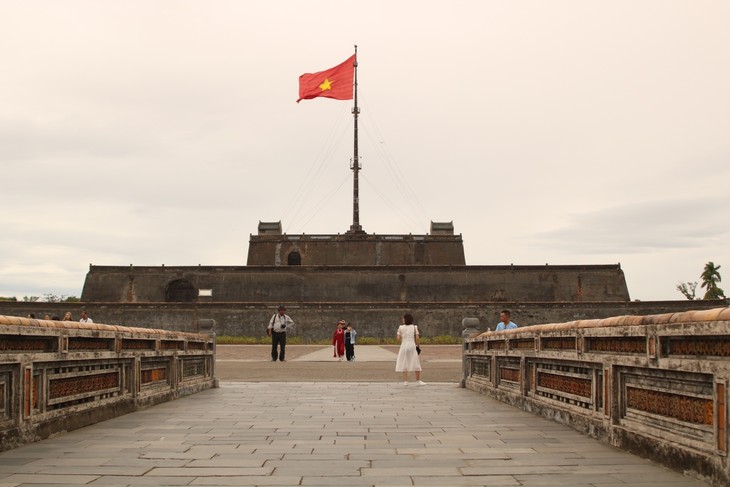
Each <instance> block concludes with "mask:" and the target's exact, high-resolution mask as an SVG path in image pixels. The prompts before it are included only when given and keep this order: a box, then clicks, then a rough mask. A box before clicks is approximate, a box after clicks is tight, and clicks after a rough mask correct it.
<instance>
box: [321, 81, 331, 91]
mask: <svg viewBox="0 0 730 487" xmlns="http://www.w3.org/2000/svg"><path fill="white" fill-rule="evenodd" d="M319 88H320V89H321V90H322V91H326V90H331V89H332V82H331V81H330V80H328V79H325V80H324V82H323V83H322V84H321V85H319Z"/></svg>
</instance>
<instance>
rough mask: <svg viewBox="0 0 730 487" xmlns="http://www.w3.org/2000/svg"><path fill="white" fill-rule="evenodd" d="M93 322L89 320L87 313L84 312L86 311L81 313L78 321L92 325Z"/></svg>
mask: <svg viewBox="0 0 730 487" xmlns="http://www.w3.org/2000/svg"><path fill="white" fill-rule="evenodd" d="M93 322H94V320H92V319H91V318H89V313H87V312H86V310H84V311H82V312H81V319H80V320H79V323H93Z"/></svg>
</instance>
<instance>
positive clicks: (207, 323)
mask: <svg viewBox="0 0 730 487" xmlns="http://www.w3.org/2000/svg"><path fill="white" fill-rule="evenodd" d="M198 332H199V333H206V334H208V335H210V337H211V338H213V357H214V358H213V365H212V366H211V367H212V369H213V370H211V372H210V375H211V376H212V377H213V388H215V389H217V388H218V387H219V383H218V377H216V376H215V354H216V344H215V320H213V319H209V318H201V319H199V320H198Z"/></svg>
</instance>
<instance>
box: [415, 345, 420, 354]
mask: <svg viewBox="0 0 730 487" xmlns="http://www.w3.org/2000/svg"><path fill="white" fill-rule="evenodd" d="M416 353H417V354H418V355H421V347H420V346H418V345H416Z"/></svg>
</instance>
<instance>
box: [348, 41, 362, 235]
mask: <svg viewBox="0 0 730 487" xmlns="http://www.w3.org/2000/svg"><path fill="white" fill-rule="evenodd" d="M353 69H354V78H353V92H354V94H353V100H354V102H355V103H354V105H353V107H352V116H353V119H354V124H353V127H354V131H355V136H354V138H353V140H354V148H353V154H352V161H350V169H352V225H351V226H350V230H348V231H347V233H365V232H364V231H363V229H362V227H361V226H360V185H359V178H358V173H359V171H360V169H362V167H360V156H359V155H358V140H357V118H358V115H359V114H360V108H359V107H358V106H357V44H356V45H355V60H354V63H353Z"/></svg>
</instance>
